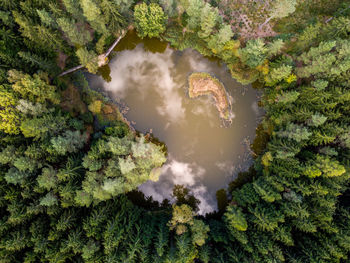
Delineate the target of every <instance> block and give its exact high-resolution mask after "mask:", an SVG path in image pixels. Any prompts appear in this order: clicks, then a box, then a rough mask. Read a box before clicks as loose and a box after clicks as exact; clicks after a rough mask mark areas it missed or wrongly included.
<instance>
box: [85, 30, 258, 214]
mask: <svg viewBox="0 0 350 263" xmlns="http://www.w3.org/2000/svg"><path fill="white" fill-rule="evenodd" d="M158 42H159V41H158ZM152 44H154V45H153V46H152ZM152 47H153V50H152ZM117 51H118V52H117V53H116V54H115V56H114V57H113V59H112V60H111V61H110V63H109V68H110V74H109V76H108V73H109V69H108V68H107V70H106V69H105V71H104V72H107V75H104V79H105V80H104V79H103V78H102V77H100V76H89V83H90V86H91V87H92V88H94V89H99V90H101V91H106V92H107V93H108V94H109V96H110V97H112V98H113V99H114V100H115V101H116V102H118V103H120V104H124V105H126V106H127V108H128V111H127V113H126V114H125V116H126V118H127V119H128V120H129V121H130V122H131V123H132V126H133V127H134V128H135V129H136V130H138V131H140V132H142V133H146V132H150V131H151V132H152V134H153V135H154V137H156V138H158V139H159V140H160V141H162V142H165V143H166V145H167V149H168V161H167V163H166V164H165V165H164V166H163V168H162V174H161V176H160V178H159V181H158V182H151V181H149V182H146V183H145V184H143V185H141V186H140V187H139V190H141V191H142V192H143V193H144V194H145V195H146V196H152V197H153V199H155V200H157V201H160V202H161V201H162V200H163V199H165V198H168V199H170V200H171V193H172V189H173V186H174V185H175V184H182V185H184V186H186V187H188V188H189V189H190V190H191V191H192V193H193V194H194V195H195V196H196V198H198V199H199V200H200V201H201V203H200V205H199V209H200V211H199V213H200V214H205V213H207V212H211V211H213V210H215V209H216V207H217V205H216V197H215V194H216V191H217V190H219V189H220V188H226V187H227V185H228V183H229V182H231V181H232V180H233V179H234V178H235V177H236V176H237V174H238V172H240V171H246V170H247V169H248V168H249V166H250V165H251V164H252V161H253V158H252V155H251V154H250V152H251V151H250V144H251V143H252V142H253V140H254V137H255V131H256V128H257V125H258V123H259V121H260V120H261V117H262V110H261V109H260V108H259V107H258V100H259V93H258V91H257V90H255V89H253V88H251V87H250V86H243V85H241V84H239V83H238V82H236V81H235V80H234V79H232V78H231V75H230V73H229V71H228V69H227V68H226V66H225V65H223V64H220V63H219V62H218V61H215V60H212V59H208V58H206V57H203V56H202V55H200V54H199V53H198V52H197V51H194V50H192V49H186V50H184V51H176V50H173V49H171V48H169V47H167V46H166V44H165V45H163V44H162V43H157V41H156V42H155V43H152V42H151V41H150V40H147V41H141V40H140V39H137V38H136V37H135V36H132V37H130V36H129V37H127V38H126V40H124V41H123V42H122V43H120V45H118V46H117ZM193 72H207V73H210V74H211V75H212V76H215V77H216V78H217V79H218V80H220V82H221V83H223V85H224V86H225V88H226V91H227V93H228V94H229V95H230V97H231V103H232V113H233V114H232V117H233V119H232V123H231V125H230V126H225V125H223V121H222V120H221V119H220V117H219V114H218V111H217V109H216V107H215V105H214V103H213V99H212V98H211V97H210V96H201V97H199V98H195V99H190V98H189V96H188V76H189V75H190V74H191V73H193Z"/></svg>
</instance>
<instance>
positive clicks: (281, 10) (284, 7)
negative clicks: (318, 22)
mask: <svg viewBox="0 0 350 263" xmlns="http://www.w3.org/2000/svg"><path fill="white" fill-rule="evenodd" d="M271 2H272V5H271V8H270V13H269V15H270V16H269V17H268V18H267V19H266V20H265V22H264V23H262V24H261V25H260V27H259V28H260V29H261V28H263V27H264V26H265V25H266V24H267V23H268V22H270V20H271V19H275V18H283V17H286V16H288V15H289V14H292V13H294V11H295V6H296V4H297V1H296V0H274V1H271Z"/></svg>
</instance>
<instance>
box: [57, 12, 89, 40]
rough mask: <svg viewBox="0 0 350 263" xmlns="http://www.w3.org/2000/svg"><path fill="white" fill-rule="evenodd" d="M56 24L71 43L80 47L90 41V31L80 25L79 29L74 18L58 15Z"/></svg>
mask: <svg viewBox="0 0 350 263" xmlns="http://www.w3.org/2000/svg"><path fill="white" fill-rule="evenodd" d="M57 24H58V25H59V27H60V28H61V29H62V31H63V32H64V33H65V35H66V36H67V38H68V39H69V41H70V42H71V44H73V45H77V46H79V47H82V46H84V45H86V44H87V43H88V42H90V41H91V35H90V33H89V32H88V31H87V30H86V29H84V27H80V28H81V29H80V30H79V28H78V26H77V25H76V23H75V22H74V20H70V19H68V18H65V17H60V18H59V19H57Z"/></svg>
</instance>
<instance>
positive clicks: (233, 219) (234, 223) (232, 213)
mask: <svg viewBox="0 0 350 263" xmlns="http://www.w3.org/2000/svg"><path fill="white" fill-rule="evenodd" d="M225 221H226V222H227V223H228V224H229V226H230V227H232V228H235V229H237V230H238V231H246V230H247V228H248V223H247V221H246V219H245V217H244V214H243V213H242V210H241V209H240V208H237V207H234V206H228V207H227V211H226V213H225Z"/></svg>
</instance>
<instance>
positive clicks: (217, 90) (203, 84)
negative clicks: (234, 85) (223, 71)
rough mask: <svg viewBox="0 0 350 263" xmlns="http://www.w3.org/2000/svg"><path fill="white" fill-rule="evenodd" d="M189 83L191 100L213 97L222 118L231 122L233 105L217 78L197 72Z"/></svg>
mask: <svg viewBox="0 0 350 263" xmlns="http://www.w3.org/2000/svg"><path fill="white" fill-rule="evenodd" d="M188 83H189V89H188V94H189V96H190V98H197V97H199V96H203V95H209V96H212V97H213V99H214V101H215V106H216V109H217V110H218V111H219V114H220V118H222V119H223V120H226V121H231V119H232V114H231V103H230V101H229V99H228V95H227V93H226V89H225V87H224V85H223V84H222V83H221V82H220V81H219V80H218V79H217V78H214V77H212V76H211V75H210V74H209V73H204V72H196V73H192V74H191V75H190V76H189V78H188Z"/></svg>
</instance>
